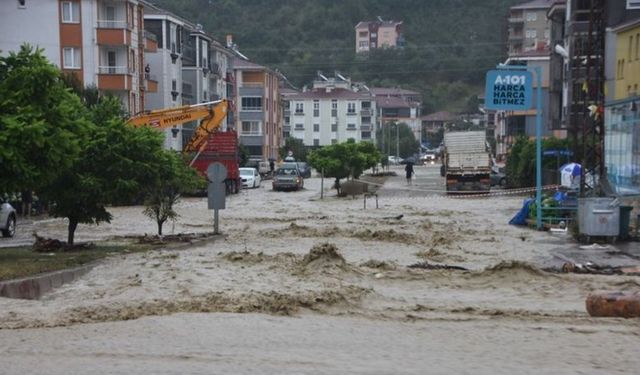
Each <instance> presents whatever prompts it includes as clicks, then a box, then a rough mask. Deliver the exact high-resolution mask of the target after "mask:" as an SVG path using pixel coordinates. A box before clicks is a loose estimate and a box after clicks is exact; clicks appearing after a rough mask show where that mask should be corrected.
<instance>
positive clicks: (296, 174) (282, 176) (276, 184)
mask: <svg viewBox="0 0 640 375" xmlns="http://www.w3.org/2000/svg"><path fill="white" fill-rule="evenodd" d="M272 184H273V190H300V189H302V188H303V187H304V178H302V176H301V175H300V171H299V170H298V168H297V167H294V168H286V167H285V168H283V167H280V168H278V169H277V170H276V173H275V175H274V176H273V182H272Z"/></svg>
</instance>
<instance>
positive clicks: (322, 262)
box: [302, 243, 347, 268]
mask: <svg viewBox="0 0 640 375" xmlns="http://www.w3.org/2000/svg"><path fill="white" fill-rule="evenodd" d="M302 264H303V265H304V266H305V267H321V268H322V267H327V266H338V267H344V266H346V264H347V262H346V261H345V260H344V258H343V257H342V255H340V253H339V252H338V248H337V247H336V245H334V244H330V243H323V244H320V245H316V246H314V247H312V248H311V250H310V251H309V254H307V255H305V256H304V258H303V259H302Z"/></svg>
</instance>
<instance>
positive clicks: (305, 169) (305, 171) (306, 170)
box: [298, 162, 311, 178]
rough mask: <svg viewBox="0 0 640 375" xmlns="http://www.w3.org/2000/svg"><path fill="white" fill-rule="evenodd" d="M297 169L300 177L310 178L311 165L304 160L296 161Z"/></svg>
mask: <svg viewBox="0 0 640 375" xmlns="http://www.w3.org/2000/svg"><path fill="white" fill-rule="evenodd" d="M298 170H299V171H300V175H302V178H311V167H310V166H309V164H307V163H305V162H300V163H298Z"/></svg>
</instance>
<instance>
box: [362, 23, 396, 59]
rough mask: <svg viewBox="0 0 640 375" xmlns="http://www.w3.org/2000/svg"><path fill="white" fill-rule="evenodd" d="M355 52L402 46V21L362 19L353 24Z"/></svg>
mask: <svg viewBox="0 0 640 375" xmlns="http://www.w3.org/2000/svg"><path fill="white" fill-rule="evenodd" d="M355 30H356V46H355V48H356V53H364V52H369V51H371V50H373V49H376V48H396V47H398V48H401V47H404V35H403V26H402V21H384V20H382V19H381V18H378V20H376V21H363V22H359V23H358V24H357V25H356V26H355Z"/></svg>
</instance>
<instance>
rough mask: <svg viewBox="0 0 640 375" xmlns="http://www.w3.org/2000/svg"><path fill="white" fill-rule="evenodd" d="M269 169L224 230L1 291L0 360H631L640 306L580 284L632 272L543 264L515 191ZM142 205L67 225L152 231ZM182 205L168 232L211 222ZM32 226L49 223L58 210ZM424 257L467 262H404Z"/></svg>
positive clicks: (103, 233)
mask: <svg viewBox="0 0 640 375" xmlns="http://www.w3.org/2000/svg"><path fill="white" fill-rule="evenodd" d="M420 172H422V173H420ZM418 173H419V175H427V174H430V173H431V174H436V173H437V169H435V168H432V169H427V168H424V171H420V170H419V171H418ZM267 183H268V182H267ZM267 183H265V184H264V185H263V187H262V188H260V189H256V190H250V191H244V192H242V194H240V195H239V196H235V197H231V198H230V199H229V201H228V202H227V203H228V204H227V209H226V210H224V211H222V212H221V220H222V222H221V230H222V231H223V233H224V235H223V236H220V237H217V238H213V239H210V240H208V241H205V242H199V243H197V244H196V245H194V246H191V247H186V248H181V249H173V250H159V251H155V252H149V253H143V254H130V255H127V256H116V257H113V258H110V259H108V260H106V261H104V262H103V263H101V264H100V265H99V266H97V267H96V268H94V269H93V270H92V271H91V272H90V273H89V274H87V275H86V276H84V277H83V278H82V279H80V280H79V281H77V282H74V283H72V284H69V285H65V286H63V287H62V288H60V289H58V290H56V291H54V292H52V293H50V294H47V295H45V296H44V297H43V298H41V299H40V300H37V301H23V300H8V299H0V328H2V329H1V330H0V353H3V354H4V355H3V356H2V359H0V364H2V365H3V368H4V369H6V371H7V373H30V372H39V371H43V369H44V367H42V363H43V362H44V361H46V362H47V363H51V365H49V364H48V365H47V373H68V372H77V371H81V369H84V368H88V367H86V366H90V367H91V368H92V369H97V372H104V373H132V372H133V373H184V372H187V373H212V372H217V373H255V372H263V373H452V372H453V373H505V374H510V373H515V372H517V373H555V374H558V373H613V372H620V373H635V372H636V371H635V369H637V368H638V365H640V355H639V354H640V352H638V343H639V339H640V322H639V321H638V320H623V319H593V318H590V317H589V316H588V315H587V314H586V311H585V307H584V301H585V298H586V296H587V295H588V294H589V293H590V292H594V291H600V290H627V291H631V290H638V289H639V288H640V282H639V280H640V279H639V278H638V277H633V276H596V275H575V274H555V273H548V272H545V271H543V270H542V269H543V268H545V267H546V266H548V265H550V264H554V262H558V260H557V259H556V260H554V259H552V257H551V256H550V252H551V251H552V250H553V249H555V248H557V247H558V246H562V245H563V244H564V243H565V242H566V241H568V239H565V238H557V237H551V235H549V234H547V233H537V232H534V231H529V230H527V229H523V228H517V227H513V226H509V225H507V221H508V220H509V218H510V217H511V216H512V215H513V213H514V212H515V211H517V209H518V208H519V206H520V204H521V198H506V197H495V198H489V199H482V200H472V199H450V198H446V197H437V196H432V195H431V194H430V193H429V194H427V193H425V194H423V195H422V196H419V195H416V194H417V193H416V192H415V191H414V192H412V193H411V195H412V197H410V198H409V197H406V194H404V192H403V191H402V188H403V186H402V184H403V178H401V177H398V178H397V179H391V180H389V181H387V183H386V185H385V187H384V188H383V189H382V190H381V191H380V192H379V193H380V205H381V208H380V209H378V210H376V209H367V210H364V209H363V202H362V200H361V199H337V198H335V197H329V198H326V199H325V200H322V201H321V200H320V199H319V191H318V188H319V185H320V183H319V180H318V179H310V180H308V181H306V182H305V187H306V190H305V191H302V192H292V193H279V192H272V191H271V190H270V189H269V188H268V186H267ZM416 186H417V189H419V188H420V180H418V181H417V184H416ZM416 186H414V188H416ZM141 211H142V209H141V208H140V207H128V208H114V209H113V210H112V213H113V214H114V221H113V223H112V224H109V225H101V226H99V227H97V228H96V227H80V228H79V229H78V240H79V241H86V240H99V239H105V238H110V239H113V240H118V238H121V237H122V236H128V235H141V234H144V233H153V231H154V223H153V222H151V221H150V220H148V219H146V218H144V216H142V214H141ZM180 214H181V218H180V220H179V222H178V223H176V224H175V226H174V227H173V228H171V226H170V227H169V228H167V229H168V230H167V231H166V232H167V233H170V232H174V233H179V232H210V231H212V215H211V212H210V211H208V210H207V209H206V201H205V200H204V199H187V200H184V201H183V202H182V203H181V204H180ZM34 229H36V230H37V231H38V234H39V235H43V236H51V237H54V236H55V237H57V238H64V233H65V227H64V222H63V221H61V220H47V221H44V222H36V224H35V228H34ZM424 261H428V262H430V263H436V264H448V265H456V266H460V267H463V268H466V269H468V270H466V271H465V270H423V269H416V268H409V267H408V266H409V265H412V264H415V263H418V262H424ZM86 323H90V324H86ZM27 328H29V329H27ZM3 372H4V371H3ZM92 372H93V370H92Z"/></svg>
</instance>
